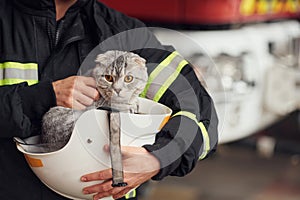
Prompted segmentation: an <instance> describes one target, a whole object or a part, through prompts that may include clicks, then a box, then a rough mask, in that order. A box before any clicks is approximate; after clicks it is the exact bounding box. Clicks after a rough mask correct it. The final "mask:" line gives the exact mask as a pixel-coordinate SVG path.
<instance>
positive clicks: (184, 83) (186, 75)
mask: <svg viewBox="0 0 300 200" xmlns="http://www.w3.org/2000/svg"><path fill="white" fill-rule="evenodd" d="M159 52H162V51H161V50H160V51H159ZM167 52H168V51H167ZM173 53H174V52H173ZM164 54H167V55H168V56H162V57H165V59H164V60H163V61H159V64H158V65H157V66H155V67H154V69H153V70H152V72H151V73H150V76H149V79H151V81H152V83H149V82H148V83H149V85H150V86H149V89H148V92H147V94H145V96H146V97H147V98H150V99H154V100H155V101H158V102H160V103H162V104H164V105H166V106H168V107H170V108H171V109H172V111H173V114H172V117H171V119H170V120H169V121H168V123H167V124H166V125H165V126H164V127H163V129H162V130H161V131H160V132H159V133H158V134H157V135H156V139H155V143H154V144H153V145H145V146H144V148H146V149H147V150H148V151H149V152H151V153H152V154H153V155H154V156H156V157H157V158H158V159H159V161H160V165H161V170H160V172H159V174H157V175H156V176H154V177H153V179H154V180H160V179H163V178H164V177H165V176H168V175H172V176H184V175H186V174H187V173H189V172H190V171H191V170H192V169H193V168H194V166H195V164H196V163H197V161H198V160H199V159H204V158H206V157H207V156H208V155H210V154H211V153H212V152H214V151H215V150H216V146H217V143H218V130H217V125H218V118H217V114H216V111H215V108H214V103H213V100H212V99H211V97H210V95H209V94H208V93H207V91H206V90H205V88H204V87H203V86H202V85H201V84H200V82H199V81H198V79H197V77H196V75H195V73H194V70H193V68H192V67H191V65H190V64H189V63H188V62H187V61H185V60H184V59H183V58H182V57H181V56H180V55H178V54H177V55H178V57H179V58H176V59H178V62H175V63H176V64H175V65H174V63H173V64H172V61H170V55H171V54H172V52H168V53H166V52H165V53H164ZM161 55H163V54H162V53H161ZM176 59H175V58H174V59H173V60H176ZM166 60H168V62H170V64H169V65H173V66H168V65H167V66H165V68H166V69H161V70H160V73H158V75H157V76H158V78H157V77H156V78H154V77H153V76H152V75H153V74H154V73H157V72H154V71H155V70H156V69H157V68H158V67H159V66H160V65H162V64H161V63H163V62H166ZM174 66H175V67H174ZM170 68H171V69H170ZM174 74H175V75H174ZM161 80H162V82H161ZM151 85H154V89H152V90H151V87H152V86H151ZM146 87H147V86H146ZM155 87H156V89H155ZM144 92H145V91H144ZM151 93H152V94H151Z"/></svg>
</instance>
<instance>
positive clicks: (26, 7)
mask: <svg viewBox="0 0 300 200" xmlns="http://www.w3.org/2000/svg"><path fill="white" fill-rule="evenodd" d="M13 1H14V4H15V6H16V7H17V8H19V10H20V11H22V12H25V13H27V14H31V15H39V16H45V17H55V15H56V14H55V2H54V0H13ZM88 1H91V0H77V2H76V3H75V4H74V5H73V6H71V8H70V10H71V9H72V10H73V9H74V10H75V9H78V8H80V7H82V6H83V5H85V4H86V3H87V2H88Z"/></svg>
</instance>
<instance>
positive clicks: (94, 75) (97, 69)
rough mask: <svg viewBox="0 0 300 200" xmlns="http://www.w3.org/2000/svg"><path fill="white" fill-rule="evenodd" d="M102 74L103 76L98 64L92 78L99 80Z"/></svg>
mask: <svg viewBox="0 0 300 200" xmlns="http://www.w3.org/2000/svg"><path fill="white" fill-rule="evenodd" d="M101 74H102V70H101V65H99V64H97V65H96V67H95V68H94V69H93V71H92V77H94V78H95V79H96V80H97V79H98V78H99V77H100V75H101Z"/></svg>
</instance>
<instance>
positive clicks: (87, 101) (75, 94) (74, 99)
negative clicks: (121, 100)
mask: <svg viewBox="0 0 300 200" xmlns="http://www.w3.org/2000/svg"><path fill="white" fill-rule="evenodd" d="M52 86H53V89H54V92H55V95H56V104H57V105H58V106H63V107H67V108H74V109H77V110H83V109H85V108H86V107H87V106H90V105H92V103H93V101H95V100H98V99H99V93H98V91H97V89H96V82H95V80H94V78H92V77H84V76H71V77H68V78H65V79H62V80H58V81H55V82H53V83H52Z"/></svg>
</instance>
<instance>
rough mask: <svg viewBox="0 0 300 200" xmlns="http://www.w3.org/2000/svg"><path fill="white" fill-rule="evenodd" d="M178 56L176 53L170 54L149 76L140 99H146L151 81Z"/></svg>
mask: <svg viewBox="0 0 300 200" xmlns="http://www.w3.org/2000/svg"><path fill="white" fill-rule="evenodd" d="M177 55H179V53H178V52H177V51H174V52H173V53H171V54H170V55H169V56H168V57H167V58H166V59H164V60H163V61H162V62H161V63H160V64H159V65H158V66H157V67H156V68H155V69H154V70H153V71H152V72H151V74H150V75H149V77H148V81H147V84H146V86H145V89H144V91H143V92H142V93H141V94H140V96H141V97H146V94H147V91H148V89H149V87H150V85H151V84H152V82H153V80H154V79H155V78H156V77H157V75H158V74H159V73H160V72H161V71H162V70H163V69H164V68H165V67H166V66H168V65H169V64H170V63H171V62H172V60H173V59H174V58H175V57H176V56H177Z"/></svg>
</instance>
